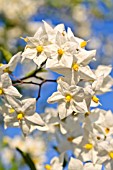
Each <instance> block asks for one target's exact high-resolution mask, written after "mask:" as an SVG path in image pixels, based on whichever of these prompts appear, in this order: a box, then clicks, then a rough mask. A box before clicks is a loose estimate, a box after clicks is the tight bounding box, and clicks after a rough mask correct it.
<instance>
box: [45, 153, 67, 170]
mask: <svg viewBox="0 0 113 170" xmlns="http://www.w3.org/2000/svg"><path fill="white" fill-rule="evenodd" d="M63 162H64V153H62V154H61V155H60V156H59V157H53V158H52V160H51V162H50V165H49V164H46V165H45V169H46V170H56V169H58V170H63Z"/></svg>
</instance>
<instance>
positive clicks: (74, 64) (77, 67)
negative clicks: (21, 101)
mask: <svg viewBox="0 0 113 170" xmlns="http://www.w3.org/2000/svg"><path fill="white" fill-rule="evenodd" d="M72 68H73V70H74V71H78V69H79V65H78V64H77V63H73V65H72Z"/></svg>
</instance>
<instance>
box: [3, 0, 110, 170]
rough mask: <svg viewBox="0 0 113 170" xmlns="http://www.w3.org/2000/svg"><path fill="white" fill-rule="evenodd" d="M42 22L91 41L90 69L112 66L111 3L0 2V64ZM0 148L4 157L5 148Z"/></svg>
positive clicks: (84, 0)
mask: <svg viewBox="0 0 113 170" xmlns="http://www.w3.org/2000/svg"><path fill="white" fill-rule="evenodd" d="M42 20H45V21H47V22H48V23H50V24H51V25H53V26H54V25H56V24H59V23H64V24H65V26H66V28H67V27H71V28H72V30H73V32H74V34H75V36H78V37H80V38H83V39H85V40H90V41H89V43H88V45H87V49H96V50H97V57H96V58H97V62H95V63H92V64H91V66H92V67H96V66H97V65H98V64H105V65H108V64H113V0H27V1H25V0H0V63H2V62H3V63H7V62H8V61H9V60H10V58H11V57H12V55H14V54H15V53H17V52H18V51H20V50H22V51H23V50H24V47H25V44H26V43H25V42H24V41H23V39H22V38H20V37H26V36H33V35H34V33H35V32H36V30H37V28H38V27H39V26H40V25H41V24H42V22H41V21H42ZM26 67H27V65H26ZM26 70H27V71H28V70H29V69H27V68H26ZM30 93H31V91H30ZM44 97H45V95H44ZM44 97H43V98H42V99H41V102H42V101H43V102H42V103H41V104H42V105H43V103H44V102H45V101H46V100H44ZM39 105H40V103H39ZM45 106H46V105H44V106H41V107H45ZM0 128H1V129H0V131H2V127H0ZM10 134H11V133H10ZM3 135H4V134H2V133H1V136H3ZM1 140H3V139H2V137H1ZM7 146H8V145H7ZM0 148H2V149H0V155H2V156H3V153H5V152H4V149H5V145H2V146H1V147H0ZM9 150H10V149H9ZM8 152H9V151H8ZM11 152H12V151H11ZM6 153H7V149H6ZM6 155H7V154H6ZM8 156H9V155H8ZM19 159H20V157H19ZM44 160H45V158H44ZM1 161H2V160H1ZM20 162H21V160H20ZM11 164H12V167H10V170H16V169H18V166H17V165H16V164H15V159H14V158H13V159H11ZM22 165H24V166H25V164H22ZM16 166H17V167H16ZM7 168H9V165H8V167H7V165H5V166H4V163H2V162H0V170H4V169H7ZM23 169H24V168H23ZM21 170H22V167H21Z"/></svg>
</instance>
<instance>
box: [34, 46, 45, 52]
mask: <svg viewBox="0 0 113 170" xmlns="http://www.w3.org/2000/svg"><path fill="white" fill-rule="evenodd" d="M36 50H37V52H38V53H41V52H42V51H43V50H44V48H43V47H42V46H41V45H38V46H37V47H36Z"/></svg>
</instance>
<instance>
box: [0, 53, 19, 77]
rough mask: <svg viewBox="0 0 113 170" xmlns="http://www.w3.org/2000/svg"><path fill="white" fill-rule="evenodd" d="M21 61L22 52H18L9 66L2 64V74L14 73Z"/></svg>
mask: <svg viewBox="0 0 113 170" xmlns="http://www.w3.org/2000/svg"><path fill="white" fill-rule="evenodd" d="M20 60H21V52H18V53H17V54H15V55H14V56H13V57H12V58H11V59H10V61H9V63H8V64H2V63H0V74H3V73H6V72H7V73H9V74H10V73H12V72H13V71H14V70H15V68H16V66H17V64H18V63H19V62H20Z"/></svg>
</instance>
